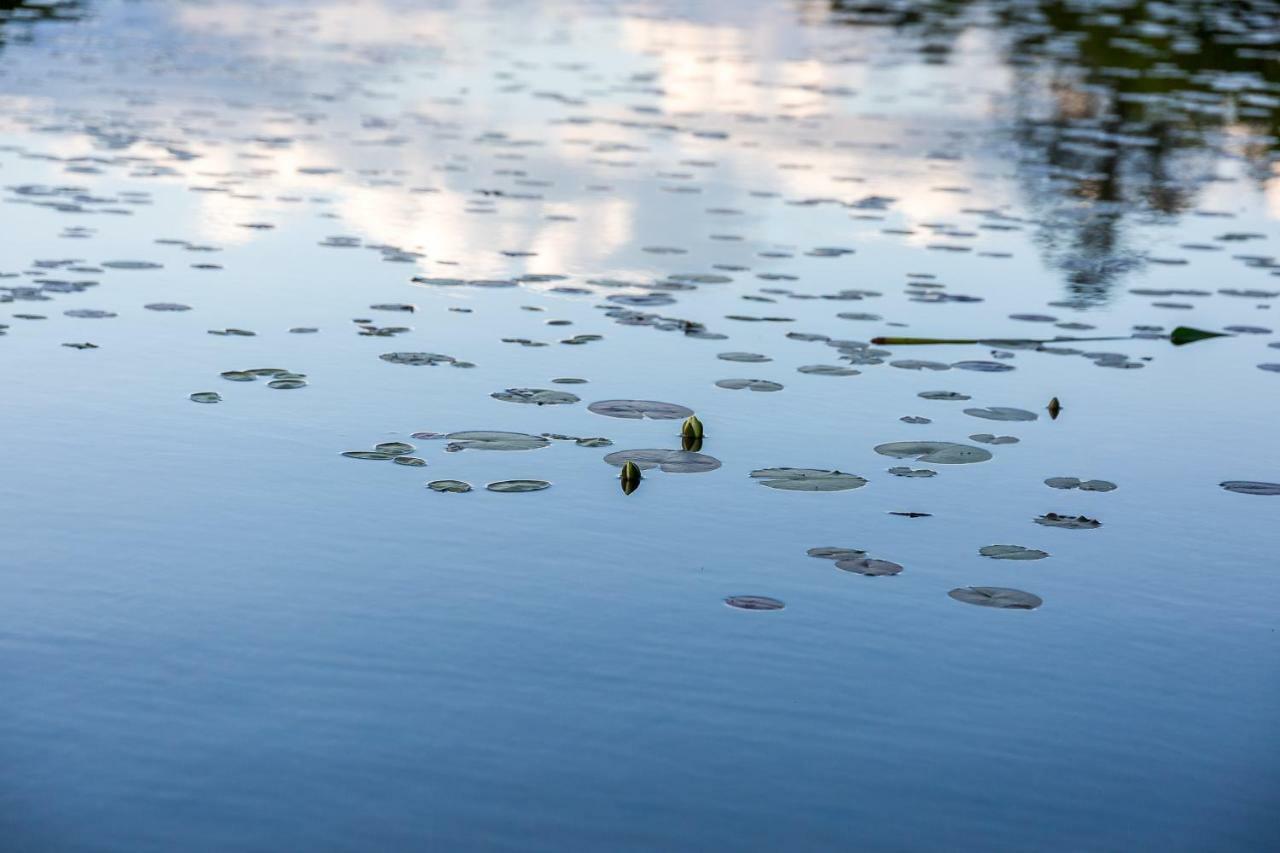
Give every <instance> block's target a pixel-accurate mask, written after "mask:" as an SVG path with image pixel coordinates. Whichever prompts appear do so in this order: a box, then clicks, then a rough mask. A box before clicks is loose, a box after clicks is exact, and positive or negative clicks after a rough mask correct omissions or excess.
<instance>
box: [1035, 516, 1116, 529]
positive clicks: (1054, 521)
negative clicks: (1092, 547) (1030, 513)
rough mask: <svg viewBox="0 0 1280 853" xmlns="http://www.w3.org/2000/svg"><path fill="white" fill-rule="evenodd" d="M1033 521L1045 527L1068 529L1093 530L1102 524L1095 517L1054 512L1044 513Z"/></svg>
mask: <svg viewBox="0 0 1280 853" xmlns="http://www.w3.org/2000/svg"><path fill="white" fill-rule="evenodd" d="M1035 522H1036V524H1043V525H1044V526H1045V527H1064V528H1066V529H1068V530H1094V529H1096V528H1099V527H1101V526H1102V522H1101V521H1098V520H1097V519H1096V518H1086V517H1085V516H1083V515H1058V514H1057V513H1056V512H1048V513H1045V514H1044V515H1042V516H1040V517H1038V518H1037V519H1036V520H1035Z"/></svg>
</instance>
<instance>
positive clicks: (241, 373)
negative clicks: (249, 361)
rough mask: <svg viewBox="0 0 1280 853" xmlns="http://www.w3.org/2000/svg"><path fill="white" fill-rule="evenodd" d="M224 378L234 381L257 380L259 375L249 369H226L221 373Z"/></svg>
mask: <svg viewBox="0 0 1280 853" xmlns="http://www.w3.org/2000/svg"><path fill="white" fill-rule="evenodd" d="M220 375H221V376H222V378H223V379H229V380H231V381H232V382H257V381H258V377H257V376H255V375H254V374H252V373H250V372H249V371H247V370H224V371H222V373H221V374H220Z"/></svg>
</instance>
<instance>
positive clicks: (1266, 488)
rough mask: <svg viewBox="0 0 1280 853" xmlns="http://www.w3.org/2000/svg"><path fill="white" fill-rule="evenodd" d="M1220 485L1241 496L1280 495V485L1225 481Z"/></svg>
mask: <svg viewBox="0 0 1280 853" xmlns="http://www.w3.org/2000/svg"><path fill="white" fill-rule="evenodd" d="M1218 485H1220V486H1222V488H1224V489H1226V490H1227V491H1228V492H1236V493H1238V494H1241V495H1280V483H1262V482H1259V481H1257V480H1225V481H1223V482H1221V483H1219V484H1218Z"/></svg>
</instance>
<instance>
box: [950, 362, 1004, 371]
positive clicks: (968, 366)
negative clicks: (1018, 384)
mask: <svg viewBox="0 0 1280 853" xmlns="http://www.w3.org/2000/svg"><path fill="white" fill-rule="evenodd" d="M951 366H952V367H954V368H955V369H956V370H976V371H978V372H980V373H1007V372H1009V371H1010V370H1013V365H1012V364H1004V363H1002V362H999V361H957V362H955V363H954V364H952V365H951Z"/></svg>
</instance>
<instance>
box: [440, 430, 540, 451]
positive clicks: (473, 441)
mask: <svg viewBox="0 0 1280 853" xmlns="http://www.w3.org/2000/svg"><path fill="white" fill-rule="evenodd" d="M445 439H446V440H447V441H448V442H449V444H448V445H447V446H446V447H445V450H450V451H458V450H537V449H538V448H540V447H546V446H548V445H549V444H551V442H550V441H548V440H547V439H545V438H543V437H542V436H540V435H529V434H527V433H523V432H497V431H492V430H474V431H470V432H451V433H449V434H448V435H446V436H445Z"/></svg>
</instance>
